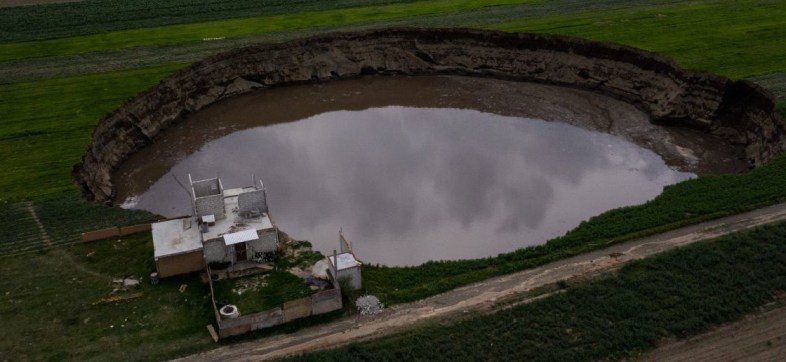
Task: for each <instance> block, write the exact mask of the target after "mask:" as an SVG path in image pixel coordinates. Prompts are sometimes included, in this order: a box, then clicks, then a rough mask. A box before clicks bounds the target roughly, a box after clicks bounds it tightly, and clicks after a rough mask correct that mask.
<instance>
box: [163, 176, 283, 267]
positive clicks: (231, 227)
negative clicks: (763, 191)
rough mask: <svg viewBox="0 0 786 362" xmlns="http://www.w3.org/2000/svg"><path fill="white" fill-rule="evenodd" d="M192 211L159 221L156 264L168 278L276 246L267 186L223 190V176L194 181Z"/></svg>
mask: <svg viewBox="0 0 786 362" xmlns="http://www.w3.org/2000/svg"><path fill="white" fill-rule="evenodd" d="M188 178H189V182H190V184H191V196H192V199H191V202H192V206H193V212H194V213H193V215H192V216H191V217H189V218H185V219H176V220H168V221H162V222H159V223H154V224H153V225H152V231H153V248H154V256H155V260H156V268H157V269H158V274H159V276H160V277H162V278H165V277H169V276H173V275H178V274H186V273H190V272H194V271H198V270H201V269H203V268H204V266H205V263H214V262H216V263H221V262H228V263H233V264H234V263H237V262H242V261H246V260H254V258H255V257H257V256H259V255H261V254H263V253H269V252H274V251H276V248H277V246H278V228H276V226H275V225H274V224H273V221H272V219H271V218H270V212H269V210H268V207H267V194H266V191H265V188H264V186H263V185H262V184H261V182H260V185H259V187H257V186H256V185H255V186H251V187H242V188H236V189H229V190H224V186H223V184H222V183H221V180H220V179H218V178H212V179H206V180H199V181H193V180H191V175H189V176H188Z"/></svg>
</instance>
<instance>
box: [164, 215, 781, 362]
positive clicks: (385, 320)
mask: <svg viewBox="0 0 786 362" xmlns="http://www.w3.org/2000/svg"><path fill="white" fill-rule="evenodd" d="M784 220H786V203H784V204H778V205H774V206H770V207H766V208H762V209H758V210H754V211H751V212H747V213H743V214H738V215H734V216H729V217H725V218H721V219H717V220H713V221H708V222H704V223H701V224H696V225H692V226H687V227H683V228H680V229H676V230H672V231H669V232H666V233H662V234H658V235H653V236H649V237H645V238H640V239H635V240H631V241H628V242H624V243H620V244H617V245H614V246H611V247H608V248H605V249H601V250H596V251H593V252H589V253H586V254H581V255H577V256H574V257H570V258H566V259H563V260H559V261H555V262H552V263H549V264H546V265H542V266H540V267H536V268H533V269H528V270H524V271H520V272H516V273H513V274H508V275H503V276H499V277H495V278H491V279H488V280H485V281H483V282H479V283H474V284H470V285H467V286H464V287H460V288H456V289H454V290H451V291H449V292H446V293H442V294H439V295H435V296H433V297H429V298H426V299H423V300H419V301H416V302H412V303H407V304H400V305H395V306H393V307H391V308H388V309H386V310H385V311H384V312H383V313H381V314H379V315H377V316H376V317H375V318H374V319H357V318H356V317H355V316H352V317H346V318H342V319H339V320H337V321H335V322H331V323H326V324H322V325H317V326H313V327H309V328H305V329H302V330H300V331H297V332H294V333H291V334H284V335H277V336H272V337H267V338H264V339H260V340H256V341H252V342H245V343H239V344H235V345H230V346H224V347H220V348H217V349H214V350H210V351H206V352H202V353H199V354H195V355H192V356H188V357H184V358H181V359H179V361H216V360H220V361H251V360H253V361H258V360H266V359H273V358H281V357H284V356H288V355H292V354H297V353H303V352H308V351H313V350H317V349H322V348H330V347H336V346H340V345H343V344H347V343H350V342H357V341H360V340H363V339H368V338H374V337H379V336H383V335H387V334H391V333H395V332H399V331H402V330H404V329H406V328H409V327H412V326H413V325H414V324H416V323H419V322H423V321H427V320H434V319H436V318H440V317H445V316H450V315H458V314H461V313H466V312H469V311H481V312H484V311H494V310H496V309H498V308H500V307H502V306H500V305H498V303H499V302H501V301H506V300H511V299H514V298H516V297H521V296H522V295H523V293H526V292H528V291H531V290H533V289H535V288H538V287H542V286H546V285H549V284H553V283H556V282H558V281H561V280H568V279H574V278H581V277H587V276H592V275H596V274H599V273H602V272H606V271H610V270H613V269H615V268H618V267H619V266H621V265H623V264H625V263H627V262H629V261H631V260H637V259H643V258H646V257H649V256H652V255H655V254H658V253H661V252H664V251H666V250H670V249H673V248H676V247H680V246H684V245H689V244H692V243H695V242H698V241H703V240H709V239H714V238H717V237H720V236H723V235H727V234H730V233H734V232H738V231H743V230H748V229H751V228H754V227H757V226H762V225H767V224H771V223H776V222H779V221H784ZM525 302H526V301H525Z"/></svg>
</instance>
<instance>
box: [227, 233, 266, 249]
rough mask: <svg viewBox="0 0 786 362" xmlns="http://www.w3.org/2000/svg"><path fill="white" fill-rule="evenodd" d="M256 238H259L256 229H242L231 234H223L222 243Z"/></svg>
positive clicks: (232, 243)
mask: <svg viewBox="0 0 786 362" xmlns="http://www.w3.org/2000/svg"><path fill="white" fill-rule="evenodd" d="M256 239H259V235H258V234H257V231H256V230H243V231H239V232H236V233H232V234H224V244H226V245H227V246H229V245H234V244H238V243H242V242H245V241H250V240H256Z"/></svg>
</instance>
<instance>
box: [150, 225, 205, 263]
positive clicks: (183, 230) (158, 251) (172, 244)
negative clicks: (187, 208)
mask: <svg viewBox="0 0 786 362" xmlns="http://www.w3.org/2000/svg"><path fill="white" fill-rule="evenodd" d="M151 228H152V233H153V255H154V256H155V257H156V258H160V257H163V256H170V255H177V254H184V253H188V252H192V251H196V250H200V249H202V238H201V236H200V234H199V226H198V225H197V224H196V223H195V222H194V221H193V220H192V218H190V217H189V218H185V219H175V220H168V221H162V222H157V223H154V224H152V225H151Z"/></svg>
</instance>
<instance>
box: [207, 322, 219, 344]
mask: <svg viewBox="0 0 786 362" xmlns="http://www.w3.org/2000/svg"><path fill="white" fill-rule="evenodd" d="M207 331H208V332H209V333H210V337H211V338H213V342H218V333H216V329H215V328H213V325H212V324H208V325H207Z"/></svg>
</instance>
